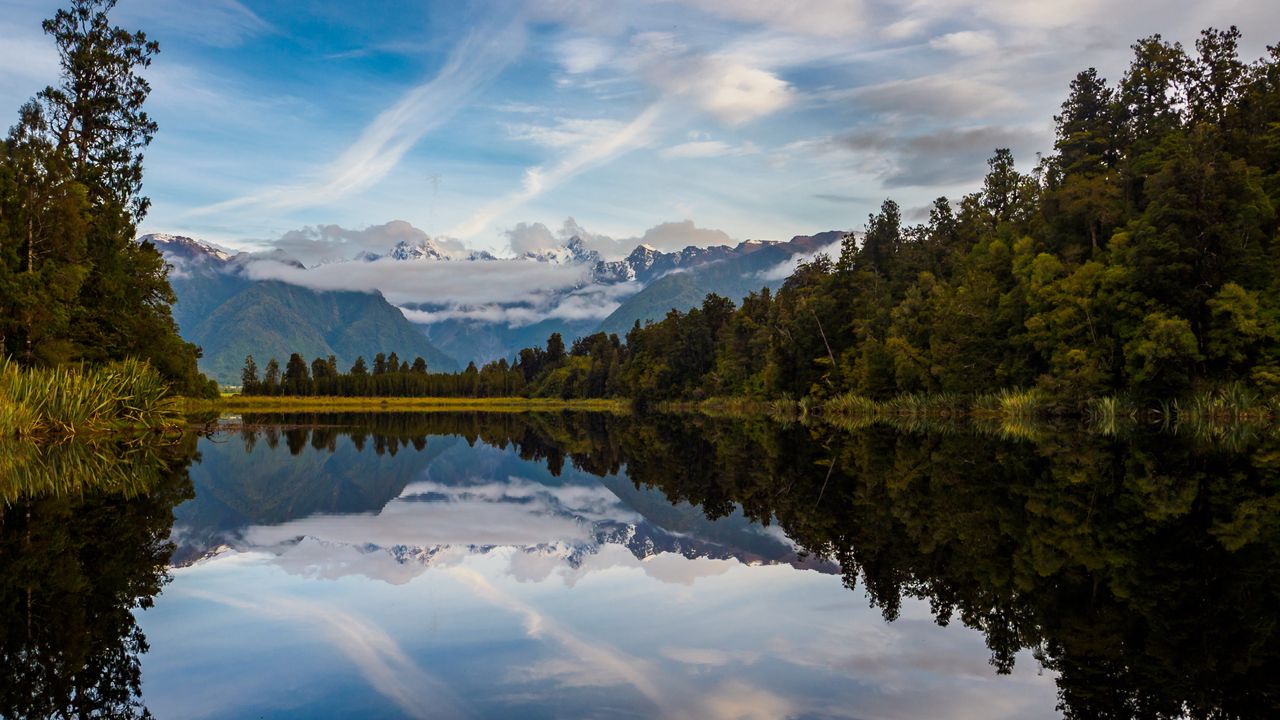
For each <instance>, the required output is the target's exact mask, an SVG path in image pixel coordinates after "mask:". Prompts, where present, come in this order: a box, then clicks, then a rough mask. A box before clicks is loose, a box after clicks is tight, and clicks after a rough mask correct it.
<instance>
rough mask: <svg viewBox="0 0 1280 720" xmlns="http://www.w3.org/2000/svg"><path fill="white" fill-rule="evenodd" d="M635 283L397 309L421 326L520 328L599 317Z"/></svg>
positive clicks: (633, 290) (630, 292) (634, 289)
mask: <svg viewBox="0 0 1280 720" xmlns="http://www.w3.org/2000/svg"><path fill="white" fill-rule="evenodd" d="M639 290H640V286H639V285H638V284H637V283H618V284H615V285H588V286H587V287H585V288H580V289H578V290H574V291H572V292H570V293H568V294H566V295H548V296H547V297H546V298H544V299H543V300H541V301H540V302H539V304H518V305H502V304H498V303H490V304H484V305H451V306H448V307H444V308H435V309H420V308H413V307H402V308H400V311H401V312H403V313H404V316H405V317H406V318H408V319H409V321H410V322H415V323H418V324H421V325H431V324H434V323H439V322H445V321H449V320H468V321H472V322H480V323H492V324H502V325H508V326H510V327H523V326H525V325H532V324H534V323H538V322H542V321H543V320H568V321H579V320H603V319H605V318H607V317H609V315H611V314H612V313H613V311H614V310H617V309H618V307H619V306H620V305H621V304H622V303H621V302H619V300H621V299H622V298H625V297H626V296H628V295H633V294H635V293H636V292H639Z"/></svg>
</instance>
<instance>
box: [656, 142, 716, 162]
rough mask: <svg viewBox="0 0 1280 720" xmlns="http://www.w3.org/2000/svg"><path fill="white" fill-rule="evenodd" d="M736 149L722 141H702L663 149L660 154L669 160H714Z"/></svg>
mask: <svg viewBox="0 0 1280 720" xmlns="http://www.w3.org/2000/svg"><path fill="white" fill-rule="evenodd" d="M733 152H734V147H733V146H732V145H730V144H729V143H727V142H724V141H721V140H700V141H695V142H687V143H681V144H679V145H672V146H671V147H669V148H663V149H662V150H661V151H660V152H659V153H658V154H659V155H661V156H662V157H664V158H667V159H673V158H713V157H721V156H723V155H730V154H732V153H733Z"/></svg>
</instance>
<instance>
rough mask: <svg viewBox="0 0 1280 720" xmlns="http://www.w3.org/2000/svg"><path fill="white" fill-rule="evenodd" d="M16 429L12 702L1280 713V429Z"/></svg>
mask: <svg viewBox="0 0 1280 720" xmlns="http://www.w3.org/2000/svg"><path fill="white" fill-rule="evenodd" d="M0 456H3V457H4V458H5V459H4V460H0V473H3V475H0V478H2V480H0V483H2V484H0V490H2V491H3V492H0V500H2V501H3V503H4V505H3V507H4V509H3V515H0V521H2V522H0V553H2V554H0V559H2V561H3V563H2V565H0V599H2V602H3V605H2V606H0V613H2V617H3V619H2V620H0V646H2V647H3V653H4V657H5V670H4V675H3V678H2V679H0V716H4V717H48V716H66V715H77V716H84V715H95V716H111V717H132V716H141V715H142V714H143V713H144V712H148V711H149V712H150V713H152V714H154V716H155V717H158V718H244V717H256V718H284V717H313V718H347V717H365V718H382V717H385V718H401V717H405V718H508V717H519V718H594V717H610V718H655V717H656V718H860V719H867V720H869V719H872V718H1057V717H1064V716H1065V717H1117V718H1118V717H1151V718H1163V717H1170V718H1172V717H1182V716H1188V717H1247V718H1253V717H1258V718H1262V717H1273V716H1275V715H1276V713H1277V711H1278V710H1277V704H1276V703H1277V698H1280V681H1278V680H1277V675H1278V674H1280V673H1277V670H1278V669H1280V663H1278V662H1277V637H1276V636H1277V622H1278V621H1280V553H1277V549H1278V547H1280V543H1278V540H1280V495H1278V494H1277V490H1278V489H1280V438H1277V436H1276V434H1275V432H1274V431H1272V430H1269V429H1256V428H1252V429H1251V428H1232V429H1229V430H1227V431H1218V430H1216V429H1210V430H1198V429H1175V428H1145V427H1144V428H1140V429H1138V428H1121V429H1118V430H1117V429H1114V428H1112V429H1111V430H1110V431H1108V432H1103V431H1100V430H1082V429H1081V428H1079V427H1074V426H1073V427H1070V428H1053V427H1042V426H1033V427H1026V426H1019V427H1009V426H973V425H962V424H945V423H944V424H933V425H927V426H914V425H903V426H897V427H891V426H888V425H884V424H870V425H867V426H865V427H844V428H832V427H829V426H823V425H817V424H803V423H789V424H788V423H779V422H775V421H772V420H768V419H765V418H759V419H750V420H741V419H716V418H710V417H704V416H697V415H656V416H643V415H607V414H585V413H555V414H514V413H511V414H506V413H491V414H482V413H431V414H393V413H380V414H365V415H353V414H345V415H324V414H305V415H303V414H299V415H258V416H252V415H245V416H242V417H234V418H223V419H221V420H220V421H219V423H218V424H216V425H212V426H210V427H209V428H208V429H207V431H206V432H204V433H201V434H199V435H196V434H190V435H188V436H186V437H183V438H181V439H174V440H173V441H172V442H168V443H165V444H161V445H156V444H155V443H151V444H138V443H126V442H114V443H106V444H97V445H84V444H74V443H68V444H63V445H59V446H52V447H34V446H18V445H11V446H0Z"/></svg>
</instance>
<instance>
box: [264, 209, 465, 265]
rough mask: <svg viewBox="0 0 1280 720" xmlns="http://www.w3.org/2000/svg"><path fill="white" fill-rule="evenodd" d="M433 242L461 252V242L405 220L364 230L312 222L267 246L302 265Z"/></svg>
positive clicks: (380, 252) (382, 253) (380, 253)
mask: <svg viewBox="0 0 1280 720" xmlns="http://www.w3.org/2000/svg"><path fill="white" fill-rule="evenodd" d="M428 240H429V241H431V242H434V243H435V244H437V245H440V246H441V247H442V248H444V249H446V250H450V251H455V252H464V251H465V250H466V248H464V247H463V245H462V243H461V242H459V241H457V240H455V239H453V238H447V237H437V238H431V237H429V236H428V235H427V234H426V233H425V232H423V231H422V230H419V229H418V228H416V227H414V226H413V225H410V224H409V223H407V222H405V221H404V220H392V221H391V222H388V223H384V224H382V225H371V226H369V227H367V228H365V229H363V230H350V229H347V228H344V227H341V226H339V225H314V226H309V227H304V228H302V229H300V230H290V231H289V232H287V233H285V234H284V235H282V236H280V237H279V238H277V239H276V240H272V241H271V242H270V243H268V245H269V246H270V247H272V248H274V249H276V250H282V251H284V253H285V254H286V255H288V256H290V257H293V258H297V259H298V260H300V261H301V262H302V263H303V264H305V265H316V264H320V263H326V262H334V261H338V260H350V259H352V258H353V257H355V256H356V255H357V254H359V253H362V252H371V253H375V254H378V255H384V254H386V252H387V251H388V250H390V249H391V248H393V247H395V245H396V243H399V242H402V241H403V242H407V243H410V244H414V243H420V242H425V241H428Z"/></svg>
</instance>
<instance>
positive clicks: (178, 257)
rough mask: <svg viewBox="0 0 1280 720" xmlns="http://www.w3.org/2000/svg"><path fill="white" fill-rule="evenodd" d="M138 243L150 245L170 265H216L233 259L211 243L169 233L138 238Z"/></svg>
mask: <svg viewBox="0 0 1280 720" xmlns="http://www.w3.org/2000/svg"><path fill="white" fill-rule="evenodd" d="M138 242H139V243H148V242H149V243H151V244H152V245H154V246H155V248H156V249H157V250H159V251H160V254H161V255H163V256H164V257H165V259H166V260H168V261H169V262H170V263H172V264H174V265H177V264H178V263H184V264H189V263H197V264H200V265H217V264H222V263H226V262H227V261H229V260H231V258H233V257H235V253H231V252H228V251H227V250H224V249H223V248H220V247H218V246H217V245H214V244H212V243H207V242H202V241H200V240H196V239H195V238H189V237H186V236H184V235H170V234H169V233H151V234H150V235H143V236H141V237H139V238H138Z"/></svg>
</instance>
